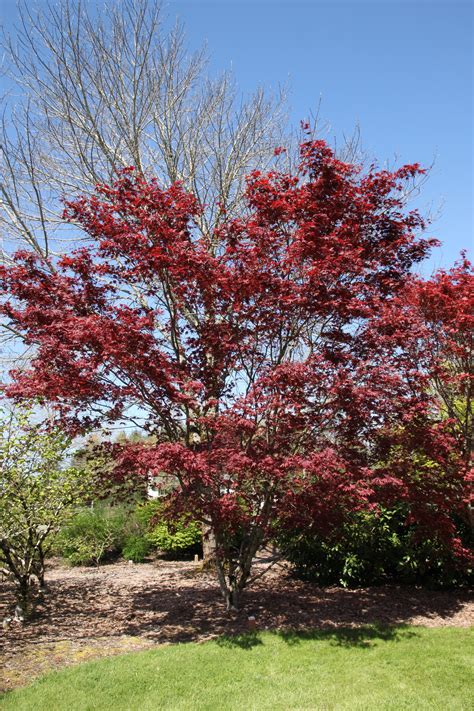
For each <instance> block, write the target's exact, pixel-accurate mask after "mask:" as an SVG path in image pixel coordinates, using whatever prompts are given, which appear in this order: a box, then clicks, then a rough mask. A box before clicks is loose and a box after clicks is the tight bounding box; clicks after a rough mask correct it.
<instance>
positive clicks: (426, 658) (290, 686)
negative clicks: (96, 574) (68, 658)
mask: <svg viewBox="0 0 474 711" xmlns="http://www.w3.org/2000/svg"><path fill="white" fill-rule="evenodd" d="M473 668H474V648H473V630H469V629H462V628H441V629H428V628H422V627H396V628H389V629H386V628H374V627H371V628H363V629H357V630H342V631H341V630H338V631H337V632H332V633H331V632H320V631H319V632H318V631H315V632H313V633H270V632H264V633H261V634H260V633H255V634H249V635H246V636H240V637H235V638H225V639H219V640H216V641H211V642H206V643H204V644H194V643H188V644H177V645H169V646H160V647H158V648H156V649H153V650H148V651H145V652H136V653H132V654H126V655H122V656H118V657H111V658H108V659H104V660H100V661H96V662H88V663H86V664H81V665H79V666H76V667H71V668H69V669H65V670H63V671H59V672H54V673H51V674H47V675H46V676H43V677H42V678H40V679H38V680H37V681H36V682H34V683H33V684H32V685H31V686H28V687H26V688H23V689H19V690H17V691H13V692H9V693H7V694H5V695H4V696H3V698H2V699H1V700H0V708H2V709H5V711H8V710H10V709H11V710H13V709H15V710H19V709H22V710H24V711H33V710H34V711H43V710H45V711H46V710H47V711H62V710H63V709H64V711H86V709H87V710H90V711H102V710H105V709H107V710H108V709H110V710H111V711H112V710H113V711H125V709H127V711H148V710H150V711H151V710H152V709H153V711H156V709H167V710H169V709H186V710H187V711H194V710H195V709H208V710H209V711H223V710H227V709H238V710H239V711H248V710H250V709H258V710H260V709H285V710H287V709H351V711H352V710H353V709H364V710H366V709H374V710H375V709H377V711H379V710H380V709H397V710H398V709H416V710H417V711H421V710H422V709H427V710H428V709H429V710H430V711H432V710H433V709H440V711H441V710H442V711H447V710H448V709H465V710H466V711H468V710H469V711H470V710H471V709H472V708H473V705H472V702H473V698H474V684H473V671H472V670H473Z"/></svg>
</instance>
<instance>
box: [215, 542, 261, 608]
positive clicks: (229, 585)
mask: <svg viewBox="0 0 474 711" xmlns="http://www.w3.org/2000/svg"><path fill="white" fill-rule="evenodd" d="M262 542H263V533H262V531H261V530H260V529H255V530H254V531H252V532H251V533H250V534H248V535H247V536H246V537H245V539H244V540H243V541H242V542H241V544H240V546H239V547H238V548H231V547H229V545H228V542H227V541H225V540H220V536H217V537H216V557H215V563H216V571H217V577H218V580H219V586H220V589H221V593H222V596H223V598H224V601H225V605H226V609H227V610H228V611H234V610H238V609H239V607H240V600H241V594H242V591H243V590H244V588H245V586H246V585H247V583H248V581H249V578H250V574H251V570H252V563H253V559H254V557H255V555H256V553H257V551H258V550H259V548H260V546H261V544H262Z"/></svg>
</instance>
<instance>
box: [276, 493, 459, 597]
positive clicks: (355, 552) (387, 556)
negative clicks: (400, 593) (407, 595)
mask: <svg viewBox="0 0 474 711" xmlns="http://www.w3.org/2000/svg"><path fill="white" fill-rule="evenodd" d="M461 528H462V524H460V529H461ZM460 533H464V534H466V533H467V532H462V531H460ZM415 534H416V529H415V528H414V527H410V526H407V524H406V511H405V510H404V508H403V507H402V506H400V507H399V508H396V509H391V510H389V509H385V510H382V511H381V512H380V515H378V516H377V515H375V514H374V513H367V512H360V513H357V514H355V515H354V516H353V518H352V520H351V521H349V522H348V523H347V524H346V525H345V526H344V527H343V529H342V530H341V531H339V532H338V533H337V536H336V535H333V536H328V537H322V536H321V535H311V533H308V531H307V530H305V531H291V532H281V533H280V534H279V535H278V536H277V544H278V546H279V547H280V549H281V550H282V552H283V554H284V555H285V557H286V558H287V559H288V560H289V561H290V562H291V563H292V564H293V567H294V571H295V573H296V574H297V575H298V576H299V577H301V578H303V579H306V580H311V581H313V582H316V583H318V584H319V585H333V584H336V585H342V586H344V587H358V586H364V585H375V584H382V583H385V582H388V581H393V582H400V583H424V584H430V585H435V586H439V587H453V586H462V585H465V584H469V581H471V582H472V570H467V569H465V568H464V569H462V568H461V567H460V565H459V563H458V561H455V560H454V558H453V556H452V554H450V553H449V551H448V550H447V549H446V547H445V546H444V545H443V544H442V542H440V541H439V540H435V539H429V538H424V539H422V540H417V538H416V535H415Z"/></svg>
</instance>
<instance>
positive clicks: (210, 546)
mask: <svg viewBox="0 0 474 711" xmlns="http://www.w3.org/2000/svg"><path fill="white" fill-rule="evenodd" d="M202 557H203V560H204V562H205V563H212V562H213V561H214V560H215V557H216V537H215V535H214V531H213V530H212V528H211V526H207V525H206V524H203V526H202Z"/></svg>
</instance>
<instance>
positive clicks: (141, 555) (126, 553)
mask: <svg viewBox="0 0 474 711" xmlns="http://www.w3.org/2000/svg"><path fill="white" fill-rule="evenodd" d="M150 548H151V544H150V542H149V541H148V540H147V539H146V538H145V537H144V536H143V535H141V534H132V535H130V536H128V538H127V539H126V541H125V543H124V545H123V548H122V556H123V557H124V558H125V560H132V561H133V562H134V563H143V561H144V560H145V558H146V556H147V555H148V553H149V552H150Z"/></svg>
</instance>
